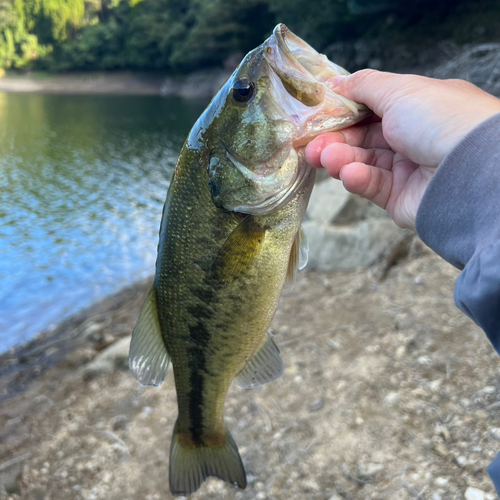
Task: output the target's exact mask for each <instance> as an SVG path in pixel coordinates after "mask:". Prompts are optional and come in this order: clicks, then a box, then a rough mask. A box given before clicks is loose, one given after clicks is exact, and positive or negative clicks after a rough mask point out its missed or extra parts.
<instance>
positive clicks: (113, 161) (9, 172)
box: [0, 93, 204, 351]
mask: <svg viewBox="0 0 500 500" xmlns="http://www.w3.org/2000/svg"><path fill="white" fill-rule="evenodd" d="M203 107H204V103H186V102H182V101H179V100H178V99H163V98H159V97H125V96H114V97H110V96H55V95H21V94H1V93H0V351H2V350H4V349H6V348H8V347H9V346H11V345H14V344H17V343H22V342H25V341H26V340H28V339H29V338H30V337H32V336H33V335H34V334H35V333H36V332H38V331H40V330H42V329H44V328H47V327H48V326H50V325H51V324H55V323H58V322H60V320H61V319H62V318H63V317H64V316H67V315H68V314H70V313H73V312H76V311H77V310H79V309H81V308H82V307H85V306H88V305H89V304H90V303H92V302H93V301H95V300H96V299H97V298H99V297H102V296H104V295H106V294H109V293H111V292H113V291H115V290H117V289H119V288H120V287H121V286H123V285H125V284H127V283H130V282H132V281H135V280H137V279H139V278H142V277H145V276H147V275H148V274H151V273H152V271H153V266H154V260H155V252H156V245H157V237H158V226H159V222H160V220H159V219H160V216H161V206H162V204H163V200H164V197H165V193H166V190H167V187H168V181H169V179H170V176H171V173H172V171H173V168H174V166H175V161H176V159H177V155H178V153H179V151H180V148H181V146H182V143H183V141H184V139H185V137H186V135H187V132H188V130H189V128H190V126H191V125H192V123H193V122H194V121H195V120H196V118H197V117H198V116H199V114H200V113H201V111H202V110H203Z"/></svg>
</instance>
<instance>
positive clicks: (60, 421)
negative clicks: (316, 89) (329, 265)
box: [0, 249, 500, 500]
mask: <svg viewBox="0 0 500 500" xmlns="http://www.w3.org/2000/svg"><path fill="white" fill-rule="evenodd" d="M374 271H375V272H374ZM457 274H458V272H457V271H456V270H455V269H454V268H453V267H451V266H450V265H449V264H447V263H445V262H444V261H442V260H441V259H439V258H438V257H437V256H435V255H434V254H432V253H431V252H430V251H429V250H427V249H423V250H422V252H421V255H420V256H419V257H418V258H412V259H409V260H408V259H407V260H404V261H402V262H400V263H399V264H397V265H396V266H394V267H392V268H391V269H390V271H389V273H388V275H387V278H386V279H385V280H383V281H380V280H377V279H376V278H375V276H377V275H378V273H377V272H376V269H375V270H374V269H372V270H371V271H366V270H359V271H354V272H334V273H328V274H326V273H310V272H309V273H308V272H303V273H300V275H299V279H298V282H297V284H296V285H295V287H294V288H293V289H287V290H285V292H284V294H283V298H282V301H281V304H280V307H279V310H278V312H277V314H276V317H275V319H274V324H273V327H274V330H275V332H276V334H277V341H278V344H279V346H280V348H281V351H282V356H283V359H284V361H285V364H286V367H287V368H286V373H285V375H284V376H283V377H282V378H281V379H280V380H278V381H276V382H273V383H271V384H268V385H266V386H263V387H261V388H258V389H254V390H242V389H240V388H238V387H237V386H236V385H234V386H233V387H232V388H231V390H230V393H229V396H228V398H227V403H226V414H225V415H226V422H227V425H228V427H229V428H230V429H231V432H232V434H233V436H234V438H235V440H236V442H237V443H238V445H239V449H240V452H241V455H242V458H243V461H244V463H245V467H246V470H247V475H248V483H249V484H248V486H247V489H246V490H244V491H240V490H237V489H235V488H234V487H231V486H229V485H226V484H224V483H222V482H221V481H219V480H216V479H210V480H208V481H207V482H205V483H204V485H203V486H202V488H201V489H200V490H199V491H198V492H197V493H195V494H194V495H192V497H191V498H192V499H193V500H198V499H241V500H266V499H269V500H271V499H272V500H290V499H311V500H312V499H314V500H316V499H317V500H339V499H346V500H347V499H349V500H351V499H353V500H354V499H398V500H404V499H417V498H418V499H430V500H439V499H442V500H444V499H459V498H460V499H461V498H464V493H465V491H466V490H467V488H471V487H474V488H477V489H479V490H481V491H482V492H483V493H478V495H481V494H482V496H478V497H471V498H483V499H486V500H488V499H493V498H496V496H495V495H494V494H493V491H494V489H493V486H492V484H491V482H490V480H489V478H488V476H487V474H486V472H485V467H486V465H487V464H488V463H489V462H490V461H491V460H492V459H493V458H494V456H495V454H496V453H497V451H499V450H500V440H499V439H500V403H499V396H500V378H499V371H498V365H499V358H498V356H497V355H496V354H495V353H494V351H493V349H492V347H491V346H490V345H489V343H488V341H487V340H486V338H485V336H484V334H483V333H482V332H481V330H480V329H479V328H477V327H476V326H475V325H473V323H472V322H471V321H469V320H468V319H467V318H466V317H464V316H463V315H462V314H461V313H460V312H459V311H458V310H457V309H456V308H455V306H454V305H453V300H452V291H453V284H454V281H455V278H456V276H457ZM148 286H149V283H148V282H142V283H139V284H137V285H136V286H135V287H131V288H129V289H127V290H125V291H124V292H123V293H121V294H120V295H117V296H116V297H112V298H110V299H108V300H107V301H104V302H102V303H100V304H98V305H97V306H96V307H95V308H93V309H91V310H89V311H85V312H84V313H82V314H80V315H79V316H78V317H75V318H73V319H72V320H70V321H67V322H66V323H65V324H64V325H62V326H61V327H60V328H59V329H58V330H57V331H56V332H54V333H52V334H50V335H47V336H42V337H41V338H39V339H37V340H36V341H34V342H33V343H32V344H31V345H29V346H27V347H25V348H23V349H20V350H19V351H17V352H11V353H8V354H7V355H5V356H3V357H2V358H1V359H0V367H1V368H0V402H1V404H0V484H3V485H4V486H2V487H0V499H1V500H6V499H20V498H21V499H29V500H49V499H50V500H59V499H61V500H62V499H64V500H67V499H84V500H91V499H107V500H115V499H116V500H118V499H120V500H137V499H144V500H159V499H168V498H171V496H170V493H169V489H168V454H169V446H170V437H171V433H172V426H173V424H174V421H175V418H176V404H175V401H176V396H175V391H174V387H173V379H172V373H169V375H168V377H167V379H166V380H165V382H164V384H163V385H162V386H161V387H160V388H144V387H141V386H140V384H139V383H138V382H137V381H136V380H135V379H134V378H133V376H132V375H131V373H130V372H129V371H128V369H127V368H126V365H124V366H123V367H122V369H117V370H114V371H111V372H107V373H100V374H96V375H95V376H94V377H90V376H88V375H87V376H83V375H82V367H83V366H85V365H86V363H88V362H89V361H90V360H92V359H93V358H94V357H95V356H96V355H97V354H98V353H99V352H100V351H101V350H103V349H104V348H105V347H106V346H107V345H109V344H111V343H113V342H114V341H115V340H116V339H119V338H121V337H124V336H126V335H129V334H130V332H131V330H132V328H133V325H134V323H135V320H136V317H137V315H138V310H139V307H140V305H141V302H142V300H143V298H144V296H145V293H146V291H147V289H148ZM5 487H7V490H8V491H6V489H5ZM470 491H471V490H469V492H470Z"/></svg>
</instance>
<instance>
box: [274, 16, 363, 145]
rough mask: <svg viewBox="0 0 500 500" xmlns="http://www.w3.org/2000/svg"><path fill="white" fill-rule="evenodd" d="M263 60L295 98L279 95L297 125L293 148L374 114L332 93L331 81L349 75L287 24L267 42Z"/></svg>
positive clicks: (278, 26) (278, 27) (277, 30)
mask: <svg viewBox="0 0 500 500" xmlns="http://www.w3.org/2000/svg"><path fill="white" fill-rule="evenodd" d="M265 45H266V46H265V51H264V54H265V55H264V57H265V58H266V61H267V63H268V64H269V66H270V67H271V69H272V71H273V73H274V74H275V75H276V76H277V77H278V78H279V80H280V81H281V84H282V86H283V89H284V90H285V91H286V93H287V94H288V95H289V96H291V97H292V98H293V101H290V99H289V98H288V99H287V96H285V95H284V92H278V95H277V96H276V99H277V100H278V99H279V101H280V103H281V105H282V106H283V104H285V106H286V105H287V104H288V107H289V113H290V114H289V116H290V117H291V118H292V119H293V121H294V122H296V123H297V125H298V127H299V130H300V132H299V134H298V135H297V137H295V139H294V141H293V143H294V147H300V146H304V145H305V144H307V143H308V142H309V141H310V140H311V139H313V138H314V137H316V136H317V135H319V134H321V133H324V132H333V131H335V130H340V129H342V128H346V127H347V126H349V125H353V124H355V123H357V122H359V121H361V120H362V119H364V118H365V117H367V116H368V115H370V114H371V111H370V110H369V109H368V108H367V107H366V106H364V105H363V104H358V103H356V102H354V101H351V100H350V99H347V98H346V97H344V96H341V95H339V94H337V93H335V92H334V91H333V84H332V83H331V81H330V79H331V78H333V77H335V76H339V75H348V74H349V72H348V71H346V70H345V69H343V68H342V67H340V66H338V65H337V64H335V63H333V62H332V61H330V60H329V59H328V58H327V57H326V56H325V55H323V54H320V53H318V52H317V51H316V50H315V49H313V48H312V47H311V46H310V45H309V44H308V43H306V42H305V41H304V40H302V39H301V38H299V37H298V36H296V35H294V34H293V33H292V32H291V31H290V30H289V29H288V28H287V27H286V26H285V25H284V24H278V25H277V26H276V28H275V29H274V31H273V35H272V36H271V37H270V38H269V39H268V40H267V41H266V42H265Z"/></svg>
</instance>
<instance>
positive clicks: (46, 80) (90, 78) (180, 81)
mask: <svg viewBox="0 0 500 500" xmlns="http://www.w3.org/2000/svg"><path fill="white" fill-rule="evenodd" d="M228 76H229V72H228V71H226V70H223V69H219V68H215V69H210V70H201V71H197V72H194V73H190V74H188V75H181V76H169V75H161V74H150V73H135V72H109V73H108V72H89V73H84V72H82V73H67V74H50V73H27V74H25V75H23V74H19V73H9V72H8V73H6V74H5V75H4V76H3V77H1V78H0V92H17V93H44V94H90V95H92V94H93V95H99V94H101V95H157V96H178V97H182V98H186V99H189V98H194V99H200V98H201V99H205V98H210V97H212V96H213V95H214V94H215V93H216V92H217V90H218V89H219V88H220V86H221V85H222V84H223V83H224V81H225V80H226V79H227V77H228Z"/></svg>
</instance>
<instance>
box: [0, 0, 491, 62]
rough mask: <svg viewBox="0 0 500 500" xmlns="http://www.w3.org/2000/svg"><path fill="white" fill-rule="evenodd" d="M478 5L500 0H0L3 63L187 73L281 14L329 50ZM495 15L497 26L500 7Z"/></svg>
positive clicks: (441, 21) (250, 38) (258, 33)
mask: <svg viewBox="0 0 500 500" xmlns="http://www.w3.org/2000/svg"><path fill="white" fill-rule="evenodd" d="M478 3H479V4H481V5H484V6H487V5H489V4H492V5H493V4H494V3H495V2H494V0H481V1H480V2H474V6H468V5H469V4H470V3H467V2H466V1H465V0H441V2H437V3H436V2H435V1H434V0H414V1H413V2H408V0H316V1H311V0H0V68H21V67H25V66H27V67H37V68H43V69H47V70H56V71H69V70H95V69H99V70H116V69H141V70H164V71H170V72H172V71H173V72H186V71H190V70H193V69H195V68H201V67H208V66H214V65H219V64H221V63H222V62H223V61H224V60H225V59H226V58H227V57H228V56H230V55H231V54H234V53H236V52H239V53H246V52H247V51H248V50H250V49H251V48H253V47H255V46H257V45H258V44H259V43H260V42H261V41H262V40H263V39H264V38H265V37H266V36H268V35H269V34H270V32H271V30H272V28H273V26H274V25H275V24H276V23H277V22H284V23H286V24H287V25H289V27H290V28H291V29H292V30H293V31H294V32H296V33H297V34H298V35H300V36H302V37H304V38H305V39H306V40H307V41H308V42H309V43H311V44H312V45H313V46H315V47H317V48H318V49H320V50H321V49H323V48H325V47H326V46H327V45H329V44H331V43H333V42H336V41H340V40H353V39H357V38H360V37H367V36H369V37H377V36H378V37H389V39H390V37H391V36H393V35H394V34H398V33H404V34H405V35H406V34H408V33H420V35H421V36H428V37H429V36H438V35H439V29H442V26H447V24H446V23H447V20H449V19H458V18H460V16H462V18H463V19H466V18H469V19H471V18H472V16H474V19H476V18H477V19H479V18H480V17H479V16H478V15H477V12H478V10H480V9H478ZM483 10H484V9H483ZM493 10H495V9H494V8H493ZM454 16H455V17H454ZM489 17H490V18H491V19H492V21H491V23H494V22H495V23H496V25H498V20H499V19H500V12H499V11H498V9H497V10H496V11H495V15H494V16H489ZM487 18H488V16H483V17H481V19H482V20H483V21H481V22H484V20H485V19H486V20H487ZM491 23H490V24H491ZM475 29H476V28H475V27H474V26H472V25H471V26H470V27H468V28H467V32H466V34H465V35H464V36H465V37H466V38H467V37H469V38H470V37H471V36H473V35H474V30H475ZM412 30H413V31H412ZM495 32H496V31H495ZM448 35H450V36H454V33H453V31H452V30H451V31H450V30H448ZM462 38H463V37H462ZM466 41H467V40H466Z"/></svg>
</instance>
